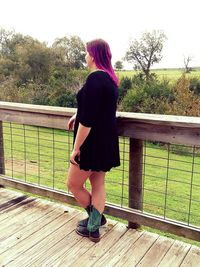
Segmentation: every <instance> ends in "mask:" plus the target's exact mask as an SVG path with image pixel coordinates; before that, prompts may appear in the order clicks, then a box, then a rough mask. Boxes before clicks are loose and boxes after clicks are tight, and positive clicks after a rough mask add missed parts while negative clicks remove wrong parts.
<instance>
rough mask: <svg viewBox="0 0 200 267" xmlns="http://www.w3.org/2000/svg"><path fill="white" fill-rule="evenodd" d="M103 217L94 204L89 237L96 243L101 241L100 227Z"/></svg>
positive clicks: (89, 225) (89, 222) (89, 224)
mask: <svg viewBox="0 0 200 267" xmlns="http://www.w3.org/2000/svg"><path fill="white" fill-rule="evenodd" d="M101 218H102V214H101V213H100V212H99V211H98V210H97V209H96V208H95V207H94V206H91V212H90V217H89V220H88V225H87V230H88V231H89V239H90V240H91V241H93V242H95V243H96V242H99V241H100V234H99V227H100V226H101Z"/></svg>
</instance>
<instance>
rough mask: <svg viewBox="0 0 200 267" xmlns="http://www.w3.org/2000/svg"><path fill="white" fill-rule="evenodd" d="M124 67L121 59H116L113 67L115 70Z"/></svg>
mask: <svg viewBox="0 0 200 267" xmlns="http://www.w3.org/2000/svg"><path fill="white" fill-rule="evenodd" d="M123 68H124V67H123V64H122V61H120V60H118V61H116V62H115V69H116V70H122V69H123Z"/></svg>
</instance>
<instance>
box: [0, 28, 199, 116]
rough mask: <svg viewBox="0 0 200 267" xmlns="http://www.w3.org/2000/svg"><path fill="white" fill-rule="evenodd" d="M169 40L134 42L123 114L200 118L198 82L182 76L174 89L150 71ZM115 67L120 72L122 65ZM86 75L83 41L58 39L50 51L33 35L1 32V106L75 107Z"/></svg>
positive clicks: (155, 36) (151, 36)
mask: <svg viewBox="0 0 200 267" xmlns="http://www.w3.org/2000/svg"><path fill="white" fill-rule="evenodd" d="M165 40H166V36H165V34H164V33H163V32H160V31H153V32H151V33H144V34H143V35H142V37H141V39H140V40H134V41H132V42H131V43H130V45H129V48H128V50H127V52H126V55H125V57H124V60H127V61H129V62H132V63H133V65H134V68H135V69H137V70H138V74H136V75H134V76H133V77H132V78H128V77H125V78H123V79H121V81H120V86H119V95H120V97H119V107H118V109H119V110H124V111H133V112H147V113H161V114H177V115H194V116H199V115H200V114H199V111H198V105H199V104H200V102H199V101H200V100H199V99H200V97H199V95H200V81H199V79H196V80H195V79H193V80H188V79H187V78H186V76H182V77H180V79H179V81H178V82H177V83H176V84H173V85H172V84H171V83H170V81H166V80H165V81H160V80H159V79H158V78H157V77H156V75H155V74H154V73H152V72H151V67H152V65H153V64H154V63H158V62H159V61H160V60H161V58H162V49H163V46H164V42H165ZM188 63H189V62H187V67H188ZM120 64H121V65H120ZM115 67H116V68H118V69H120V68H121V67H122V63H120V61H118V63H117V62H116V64H115ZM87 75H88V70H87V68H86V66H85V44H84V42H83V41H82V40H81V38H80V37H78V36H64V37H62V38H57V39H55V41H54V43H53V44H52V45H51V46H50V47H49V46H47V44H46V43H45V42H39V41H38V40H36V39H34V38H32V37H31V36H27V35H22V34H20V33H16V32H15V31H7V30H5V29H0V100H1V101H12V102H22V103H31V104H42V105H54V106H66V107H76V105H77V103H76V93H77V91H78V90H79V89H80V88H81V86H82V84H83V83H84V81H85V78H86V76H87Z"/></svg>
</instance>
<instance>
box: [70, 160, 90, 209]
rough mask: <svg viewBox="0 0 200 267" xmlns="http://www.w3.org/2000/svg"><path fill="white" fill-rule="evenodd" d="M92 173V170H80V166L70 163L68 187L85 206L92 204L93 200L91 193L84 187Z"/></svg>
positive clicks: (82, 205)
mask: <svg viewBox="0 0 200 267" xmlns="http://www.w3.org/2000/svg"><path fill="white" fill-rule="evenodd" d="M91 173H92V172H91V171H84V170H80V168H79V166H76V165H73V164H70V167H69V171H68V177H67V181H66V184H67V187H68V189H69V191H71V192H72V193H73V195H74V197H75V198H76V200H77V202H78V203H79V204H80V205H81V207H83V208H86V207H87V206H88V205H90V201H91V194H90V193H89V192H88V191H87V190H86V188H85V187H84V183H85V181H86V180H87V178H88V177H89V176H90V175H91Z"/></svg>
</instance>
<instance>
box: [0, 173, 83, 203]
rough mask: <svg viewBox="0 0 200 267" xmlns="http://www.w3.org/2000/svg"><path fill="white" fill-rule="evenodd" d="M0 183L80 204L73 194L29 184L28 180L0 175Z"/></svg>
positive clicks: (61, 200)
mask: <svg viewBox="0 0 200 267" xmlns="http://www.w3.org/2000/svg"><path fill="white" fill-rule="evenodd" d="M0 184H2V185H4V186H8V187H12V188H15V189H18V190H22V191H24V192H29V193H32V194H35V195H38V196H43V197H46V198H50V199H54V200H57V201H60V202H64V203H66V202H67V203H68V204H71V205H76V206H78V203H77V202H76V200H75V198H74V197H73V196H72V195H70V194H68V193H65V192H63V191H59V190H55V189H52V188H49V187H45V186H39V185H35V184H28V183H26V182H23V181H20V180H17V179H13V178H10V177H7V176H4V175H3V176H2V175H1V176H0Z"/></svg>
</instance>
